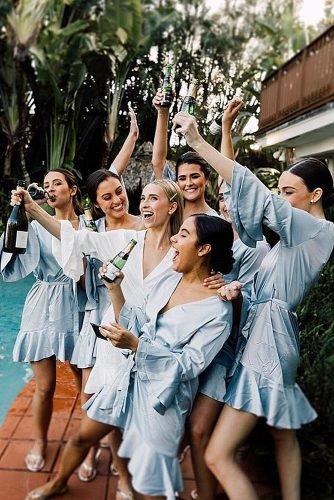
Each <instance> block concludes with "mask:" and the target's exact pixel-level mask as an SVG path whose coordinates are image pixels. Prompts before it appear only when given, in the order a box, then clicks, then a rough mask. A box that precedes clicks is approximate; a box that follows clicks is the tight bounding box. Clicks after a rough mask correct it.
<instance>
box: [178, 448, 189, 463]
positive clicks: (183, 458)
mask: <svg viewBox="0 0 334 500" xmlns="http://www.w3.org/2000/svg"><path fill="white" fill-rule="evenodd" d="M189 451H190V445H189V444H187V446H185V447H184V448H183V450H182V452H181V453H180V456H179V463H180V464H182V462H183V461H184V460H185V458H186V456H187V454H188V453H189Z"/></svg>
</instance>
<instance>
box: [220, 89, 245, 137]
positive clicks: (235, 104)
mask: <svg viewBox="0 0 334 500" xmlns="http://www.w3.org/2000/svg"><path fill="white" fill-rule="evenodd" d="M243 105H244V102H243V100H242V99H241V98H240V97H233V99H231V100H230V101H229V103H228V104H227V105H226V107H225V109H224V113H223V117H222V127H223V130H224V131H226V132H230V131H231V129H232V126H233V123H234V120H235V119H236V117H237V116H238V114H239V112H240V109H241V108H242V107H243Z"/></svg>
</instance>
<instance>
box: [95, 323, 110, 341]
mask: <svg viewBox="0 0 334 500" xmlns="http://www.w3.org/2000/svg"><path fill="white" fill-rule="evenodd" d="M91 326H92V328H93V330H94V333H95V335H96V336H97V337H98V338H99V339H102V340H108V339H107V338H106V337H105V336H104V335H102V333H101V332H100V325H96V324H95V323H91Z"/></svg>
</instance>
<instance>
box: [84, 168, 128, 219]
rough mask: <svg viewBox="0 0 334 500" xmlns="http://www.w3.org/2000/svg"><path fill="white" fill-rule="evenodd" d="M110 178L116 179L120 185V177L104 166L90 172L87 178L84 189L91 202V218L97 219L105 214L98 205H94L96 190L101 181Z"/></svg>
mask: <svg viewBox="0 0 334 500" xmlns="http://www.w3.org/2000/svg"><path fill="white" fill-rule="evenodd" d="M110 178H112V179H117V180H118V181H119V182H120V184H121V185H122V182H121V179H120V177H119V176H118V175H117V174H115V173H114V172H110V170H106V169H105V168H100V169H99V170H95V172H93V173H92V174H90V176H89V177H88V179H87V182H86V191H87V194H88V196H89V199H90V201H91V202H92V216H93V219H99V218H100V217H104V216H105V213H104V212H103V211H102V210H101V209H100V208H99V207H98V206H96V205H97V202H96V192H97V188H98V187H99V185H100V184H101V182H103V181H105V180H107V179H110Z"/></svg>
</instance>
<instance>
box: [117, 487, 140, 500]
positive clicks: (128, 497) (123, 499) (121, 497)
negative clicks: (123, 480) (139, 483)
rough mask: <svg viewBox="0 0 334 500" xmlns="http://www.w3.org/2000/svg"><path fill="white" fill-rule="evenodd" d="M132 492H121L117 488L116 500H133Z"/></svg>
mask: <svg viewBox="0 0 334 500" xmlns="http://www.w3.org/2000/svg"><path fill="white" fill-rule="evenodd" d="M134 498H135V497H134V496H133V493H132V491H122V490H120V489H119V488H118V487H117V490H116V500H134Z"/></svg>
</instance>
